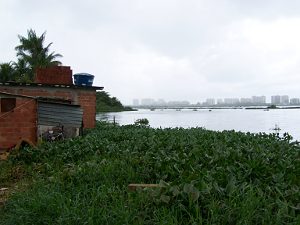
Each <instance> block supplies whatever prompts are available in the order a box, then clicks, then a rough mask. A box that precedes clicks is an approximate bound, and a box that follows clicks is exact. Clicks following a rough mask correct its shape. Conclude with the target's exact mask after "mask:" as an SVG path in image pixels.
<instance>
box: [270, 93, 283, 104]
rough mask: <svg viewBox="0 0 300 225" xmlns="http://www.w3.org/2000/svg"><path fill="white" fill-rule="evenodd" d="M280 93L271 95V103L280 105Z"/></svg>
mask: <svg viewBox="0 0 300 225" xmlns="http://www.w3.org/2000/svg"><path fill="white" fill-rule="evenodd" d="M280 99H281V98H280V95H273V96H271V104H274V105H279V104H280Z"/></svg>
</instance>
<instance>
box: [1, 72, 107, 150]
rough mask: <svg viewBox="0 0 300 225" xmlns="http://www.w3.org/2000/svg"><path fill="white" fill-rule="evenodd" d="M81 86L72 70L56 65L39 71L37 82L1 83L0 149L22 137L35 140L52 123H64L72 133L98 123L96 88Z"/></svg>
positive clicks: (92, 126) (53, 124) (62, 124)
mask: <svg viewBox="0 0 300 225" xmlns="http://www.w3.org/2000/svg"><path fill="white" fill-rule="evenodd" d="M102 89H103V87H94V86H78V85H74V84H73V81H72V70H71V69H70V67H66V66H56V67H51V68H45V69H38V70H37V71H36V75H35V80H34V83H17V82H5V83H0V150H1V149H2V150H3V149H10V148H12V147H14V146H16V145H17V144H18V143H19V142H20V141H22V140H26V141H27V142H31V143H33V144H36V143H37V141H38V138H39V137H42V135H43V133H44V132H45V131H47V130H49V129H51V128H52V127H55V126H58V125H61V126H64V127H65V131H66V135H67V136H69V137H72V136H76V135H78V130H79V129H80V128H94V127H95V124H96V90H102Z"/></svg>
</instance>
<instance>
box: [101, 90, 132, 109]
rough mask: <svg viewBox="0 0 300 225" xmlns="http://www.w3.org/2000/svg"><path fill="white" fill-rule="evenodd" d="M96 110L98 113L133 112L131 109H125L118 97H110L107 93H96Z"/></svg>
mask: <svg viewBox="0 0 300 225" xmlns="http://www.w3.org/2000/svg"><path fill="white" fill-rule="evenodd" d="M96 110H97V112H121V111H132V110H133V109H132V108H130V107H125V106H123V105H122V103H121V102H120V101H119V100H118V99H117V98H116V97H110V96H109V94H108V93H107V92H105V91H98V92H97V93H96Z"/></svg>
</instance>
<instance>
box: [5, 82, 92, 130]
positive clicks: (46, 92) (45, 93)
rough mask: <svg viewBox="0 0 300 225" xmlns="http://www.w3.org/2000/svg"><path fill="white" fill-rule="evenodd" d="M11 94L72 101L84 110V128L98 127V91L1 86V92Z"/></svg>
mask: <svg viewBox="0 0 300 225" xmlns="http://www.w3.org/2000/svg"><path fill="white" fill-rule="evenodd" d="M1 91H2V92H7V93H11V94H18V95H27V96H40V97H52V98H53V97H55V98H61V99H64V100H71V101H72V104H79V105H80V106H81V108H82V109H83V127H84V128H94V127H95V125H96V91H95V90H93V89H92V90H87V89H72V88H50V87H47V88H45V87H30V86H17V87H14V86H1V85H0V92H1Z"/></svg>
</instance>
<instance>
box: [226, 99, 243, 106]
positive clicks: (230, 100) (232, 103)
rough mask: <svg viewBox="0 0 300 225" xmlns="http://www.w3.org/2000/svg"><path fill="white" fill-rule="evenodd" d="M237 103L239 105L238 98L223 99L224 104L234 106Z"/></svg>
mask: <svg viewBox="0 0 300 225" xmlns="http://www.w3.org/2000/svg"><path fill="white" fill-rule="evenodd" d="M239 103H240V100H239V99H238V98H224V104H227V105H236V104H239Z"/></svg>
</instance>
